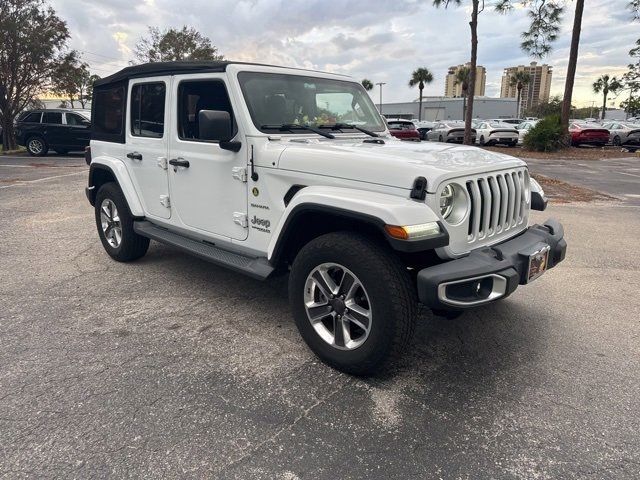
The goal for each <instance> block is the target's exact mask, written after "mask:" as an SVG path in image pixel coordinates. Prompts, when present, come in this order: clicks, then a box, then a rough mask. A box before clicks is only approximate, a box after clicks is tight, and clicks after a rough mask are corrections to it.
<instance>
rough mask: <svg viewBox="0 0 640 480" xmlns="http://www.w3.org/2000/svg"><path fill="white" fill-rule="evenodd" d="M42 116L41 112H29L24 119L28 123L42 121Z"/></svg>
mask: <svg viewBox="0 0 640 480" xmlns="http://www.w3.org/2000/svg"><path fill="white" fill-rule="evenodd" d="M40 117H42V113H40V112H31V113H28V114H27V115H26V116H25V117H24V118H23V119H22V121H23V122H26V123H40Z"/></svg>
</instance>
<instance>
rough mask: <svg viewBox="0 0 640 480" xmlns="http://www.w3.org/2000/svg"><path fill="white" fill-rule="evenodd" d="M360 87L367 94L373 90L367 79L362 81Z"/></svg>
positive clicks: (371, 83)
mask: <svg viewBox="0 0 640 480" xmlns="http://www.w3.org/2000/svg"><path fill="white" fill-rule="evenodd" d="M362 86H363V87H364V89H365V90H366V91H367V92H370V91H371V90H373V82H372V81H371V80H369V79H368V78H364V79H363V80H362Z"/></svg>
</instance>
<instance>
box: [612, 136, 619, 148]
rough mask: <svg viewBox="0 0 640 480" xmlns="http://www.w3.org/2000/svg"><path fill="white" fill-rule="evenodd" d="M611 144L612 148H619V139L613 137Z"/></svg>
mask: <svg viewBox="0 0 640 480" xmlns="http://www.w3.org/2000/svg"><path fill="white" fill-rule="evenodd" d="M611 143H613V146H614V147H619V146H620V137H619V136H617V135H616V136H615V137H613V141H612V142H611Z"/></svg>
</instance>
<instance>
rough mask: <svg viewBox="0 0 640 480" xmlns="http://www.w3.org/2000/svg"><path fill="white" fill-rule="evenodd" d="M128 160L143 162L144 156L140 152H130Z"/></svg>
mask: <svg viewBox="0 0 640 480" xmlns="http://www.w3.org/2000/svg"><path fill="white" fill-rule="evenodd" d="M127 158H130V159H131V160H142V154H141V153H138V152H129V153H127Z"/></svg>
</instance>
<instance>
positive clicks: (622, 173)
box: [616, 172, 640, 178]
mask: <svg viewBox="0 0 640 480" xmlns="http://www.w3.org/2000/svg"><path fill="white" fill-rule="evenodd" d="M616 173H618V174H620V175H629V176H630V177H638V178H640V175H636V174H635V173H627V172H616Z"/></svg>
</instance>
